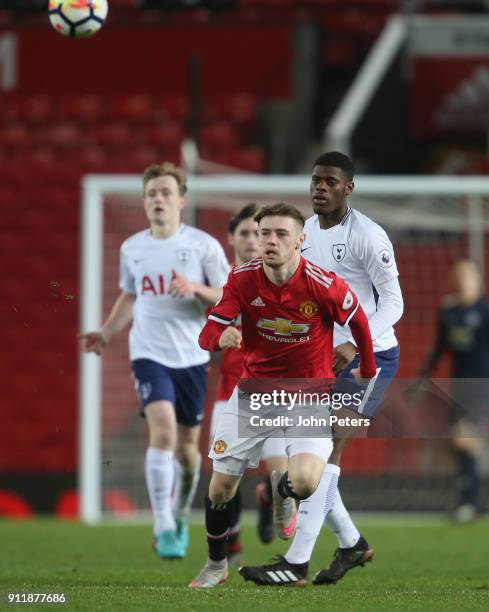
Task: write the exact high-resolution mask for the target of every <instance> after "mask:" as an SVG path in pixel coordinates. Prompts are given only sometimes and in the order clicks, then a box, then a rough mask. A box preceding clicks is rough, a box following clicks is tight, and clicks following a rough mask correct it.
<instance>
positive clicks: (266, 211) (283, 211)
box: [255, 202, 306, 227]
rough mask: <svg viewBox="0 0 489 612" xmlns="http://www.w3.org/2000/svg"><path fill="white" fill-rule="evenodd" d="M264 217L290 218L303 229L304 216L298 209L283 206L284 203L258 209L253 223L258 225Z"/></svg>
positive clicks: (288, 205) (287, 205)
mask: <svg viewBox="0 0 489 612" xmlns="http://www.w3.org/2000/svg"><path fill="white" fill-rule="evenodd" d="M265 217H290V218H291V219H294V220H295V221H297V222H298V223H299V225H300V226H301V227H304V223H305V222H306V220H305V219H304V215H303V214H302V213H301V211H300V210H299V209H298V208H296V207H295V206H292V205H291V204H285V202H278V203H277V204H270V205H269V206H263V208H260V210H259V211H258V212H257V213H256V215H255V221H256V222H257V223H260V221H261V220H262V219H263V218H265Z"/></svg>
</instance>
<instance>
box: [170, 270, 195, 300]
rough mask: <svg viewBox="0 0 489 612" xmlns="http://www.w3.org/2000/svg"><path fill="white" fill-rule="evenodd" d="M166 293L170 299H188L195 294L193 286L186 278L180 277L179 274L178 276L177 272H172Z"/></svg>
mask: <svg viewBox="0 0 489 612" xmlns="http://www.w3.org/2000/svg"><path fill="white" fill-rule="evenodd" d="M168 293H169V294H170V295H171V296H172V297H188V296H191V295H193V294H194V293H195V287H194V284H193V283H192V282H191V281H189V280H188V278H185V276H182V275H181V274H178V272H175V270H172V275H171V283H170V288H169V289H168Z"/></svg>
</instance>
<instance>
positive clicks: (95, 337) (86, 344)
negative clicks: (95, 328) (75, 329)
mask: <svg viewBox="0 0 489 612" xmlns="http://www.w3.org/2000/svg"><path fill="white" fill-rule="evenodd" d="M78 338H79V339H80V342H81V350H82V351H83V352H84V353H95V354H96V355H101V354H102V351H103V350H104V348H105V347H106V346H107V339H106V338H105V336H104V335H103V334H101V333H100V332H88V333H86V334H80V335H79V336H78Z"/></svg>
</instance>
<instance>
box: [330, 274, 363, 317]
mask: <svg viewBox="0 0 489 612" xmlns="http://www.w3.org/2000/svg"><path fill="white" fill-rule="evenodd" d="M328 291H329V298H330V312H331V316H332V318H333V319H334V320H335V322H336V323H338V324H339V325H346V324H347V323H349V321H350V319H351V318H352V317H353V315H354V314H355V312H356V311H357V308H358V298H357V296H356V295H355V294H354V293H353V291H352V290H351V289H350V287H348V285H347V284H346V283H345V281H344V280H343V279H341V278H340V277H339V276H336V277H335V279H334V281H333V283H332V285H331V286H330V288H329V290H328Z"/></svg>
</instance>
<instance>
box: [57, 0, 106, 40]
mask: <svg viewBox="0 0 489 612" xmlns="http://www.w3.org/2000/svg"><path fill="white" fill-rule="evenodd" d="M108 10H109V6H108V4H107V0H49V20H50V22H51V25H52V26H53V28H54V29H55V30H56V32H59V33H60V34H63V36H73V37H76V38H86V37H87V36H92V35H93V34H95V32H98V31H99V30H100V28H101V27H102V26H103V25H104V21H105V19H106V17H107V12H108Z"/></svg>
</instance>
